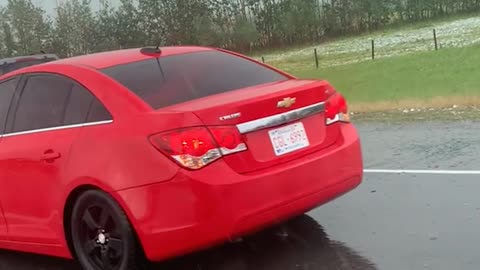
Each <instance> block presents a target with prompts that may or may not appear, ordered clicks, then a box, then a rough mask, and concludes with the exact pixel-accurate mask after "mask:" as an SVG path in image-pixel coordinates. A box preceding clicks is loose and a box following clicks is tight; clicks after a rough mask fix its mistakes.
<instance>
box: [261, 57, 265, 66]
mask: <svg viewBox="0 0 480 270" xmlns="http://www.w3.org/2000/svg"><path fill="white" fill-rule="evenodd" d="M262 63H264V64H265V57H263V56H262Z"/></svg>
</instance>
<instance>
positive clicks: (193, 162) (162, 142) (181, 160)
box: [150, 127, 247, 170]
mask: <svg viewBox="0 0 480 270" xmlns="http://www.w3.org/2000/svg"><path fill="white" fill-rule="evenodd" d="M150 142H151V143H152V144H153V145H154V146H155V147H156V148H157V149H158V150H160V151H161V152H162V153H164V154H165V155H167V156H169V157H170V158H172V159H173V160H174V161H176V162H177V163H178V164H180V165H181V166H183V167H185V168H187V169H191V170H198V169H201V168H203V167H205V166H206V165H208V164H210V163H212V162H214V161H216V160H218V159H219V158H221V157H222V156H226V155H230V154H233V153H237V152H241V151H245V150H247V146H246V144H245V143H244V142H243V139H242V136H241V134H240V132H239V131H238V129H237V128H236V127H208V128H207V127H194V128H184V129H179V130H175V131H169V132H166V133H160V134H156V135H153V136H151V137H150Z"/></svg>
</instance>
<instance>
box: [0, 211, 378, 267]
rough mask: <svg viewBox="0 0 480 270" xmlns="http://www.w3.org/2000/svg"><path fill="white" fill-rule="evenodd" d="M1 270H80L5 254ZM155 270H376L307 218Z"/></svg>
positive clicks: (47, 260)
mask: <svg viewBox="0 0 480 270" xmlns="http://www.w3.org/2000/svg"><path fill="white" fill-rule="evenodd" d="M0 269H15V270H80V269H79V268H78V267H76V266H75V264H73V263H71V262H67V261H63V260H56V259H51V258H46V257H41V256H33V255H25V254H18V253H12V252H0ZM150 269H151V270H160V269H162V270H193V269H194V270H204V269H205V270H206V269H208V270H265V269H267V270H293V269H295V270H328V269H337V270H353V269H355V270H374V269H376V267H375V265H374V263H373V262H371V261H369V260H368V259H367V258H364V257H362V256H360V255H359V254H358V253H357V252H356V251H354V250H353V249H351V248H349V247H348V246H346V245H345V244H343V243H340V242H337V241H334V240H331V239H330V238H329V237H328V235H327V234H326V233H325V231H324V229H323V227H322V226H320V225H319V224H318V223H317V222H316V221H315V220H314V219H312V218H311V217H309V216H301V217H299V218H296V219H294V220H292V221H290V222H288V223H285V224H284V225H282V226H280V227H276V228H273V229H270V230H267V231H264V232H261V233H259V234H257V235H254V236H251V237H249V238H247V239H244V240H243V241H242V242H240V243H235V244H227V245H224V246H221V247H217V248H213V249H210V250H207V251H203V252H199V253H196V254H193V255H189V256H186V257H183V258H179V259H176V260H172V261H170V262H167V263H162V264H158V265H154V266H152V267H151V268H150Z"/></svg>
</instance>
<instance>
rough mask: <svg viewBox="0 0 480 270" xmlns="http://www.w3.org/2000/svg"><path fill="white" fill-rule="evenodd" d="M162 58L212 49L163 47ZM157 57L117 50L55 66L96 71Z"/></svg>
mask: <svg viewBox="0 0 480 270" xmlns="http://www.w3.org/2000/svg"><path fill="white" fill-rule="evenodd" d="M160 50H161V54H160V57H165V56H171V55H177V54H187V53H194V52H201V51H211V50H213V49H212V48H206V47H196V46H176V47H161V48H160ZM154 57H157V55H148V54H143V53H141V48H135V49H125V50H116V51H109V52H101V53H94V54H88V55H82V56H76V57H71V58H65V59H62V60H57V61H55V64H66V65H81V66H89V67H91V68H94V69H104V68H108V67H112V66H117V65H122V64H127V63H131V62H137V61H142V60H147V59H151V58H154Z"/></svg>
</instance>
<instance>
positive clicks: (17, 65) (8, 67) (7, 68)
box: [0, 58, 56, 75]
mask: <svg viewBox="0 0 480 270" xmlns="http://www.w3.org/2000/svg"><path fill="white" fill-rule="evenodd" d="M54 60H56V59H54V58H42V59H29V60H19V61H18V62H14V63H8V64H3V65H1V64H0V75H3V74H6V73H8V72H12V71H14V70H17V69H21V68H24V67H29V66H34V65H39V64H43V63H47V62H51V61H54Z"/></svg>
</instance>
